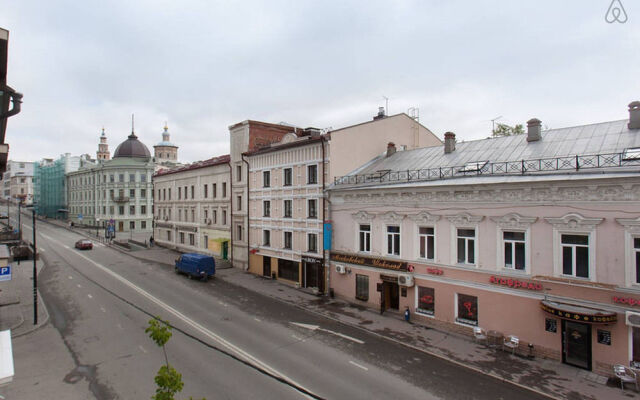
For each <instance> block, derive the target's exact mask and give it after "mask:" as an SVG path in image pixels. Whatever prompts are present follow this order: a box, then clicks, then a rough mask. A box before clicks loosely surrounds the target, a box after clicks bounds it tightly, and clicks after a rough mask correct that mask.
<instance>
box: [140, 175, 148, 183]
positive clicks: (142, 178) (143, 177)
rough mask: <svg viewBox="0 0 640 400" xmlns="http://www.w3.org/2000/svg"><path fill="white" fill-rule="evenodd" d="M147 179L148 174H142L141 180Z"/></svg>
mask: <svg viewBox="0 0 640 400" xmlns="http://www.w3.org/2000/svg"><path fill="white" fill-rule="evenodd" d="M146 181H147V174H140V182H146Z"/></svg>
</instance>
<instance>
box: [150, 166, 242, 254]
mask: <svg viewBox="0 0 640 400" xmlns="http://www.w3.org/2000/svg"><path fill="white" fill-rule="evenodd" d="M229 180H230V173H229V155H224V156H220V157H214V158H211V159H208V160H205V161H199V162H196V163H193V164H191V165H187V166H185V167H181V168H177V169H172V170H160V171H158V172H156V174H155V175H154V176H153V186H154V191H153V199H154V230H153V234H154V240H155V241H156V243H158V244H160V245H162V246H165V247H169V248H173V249H177V250H180V251H184V252H198V253H203V254H211V255H214V256H217V257H220V258H223V259H227V258H228V257H229V251H230V240H231V233H230V231H231V212H230V192H231V190H230V187H229Z"/></svg>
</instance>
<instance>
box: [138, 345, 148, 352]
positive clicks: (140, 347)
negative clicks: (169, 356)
mask: <svg viewBox="0 0 640 400" xmlns="http://www.w3.org/2000/svg"><path fill="white" fill-rule="evenodd" d="M138 348H139V349H140V351H142V352H143V353H144V354H147V351H146V350H145V349H144V347H142V345H141V344H140V345H138Z"/></svg>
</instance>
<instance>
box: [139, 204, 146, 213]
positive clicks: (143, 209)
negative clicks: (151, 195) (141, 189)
mask: <svg viewBox="0 0 640 400" xmlns="http://www.w3.org/2000/svg"><path fill="white" fill-rule="evenodd" d="M146 213H147V206H140V214H142V215H145V214H146Z"/></svg>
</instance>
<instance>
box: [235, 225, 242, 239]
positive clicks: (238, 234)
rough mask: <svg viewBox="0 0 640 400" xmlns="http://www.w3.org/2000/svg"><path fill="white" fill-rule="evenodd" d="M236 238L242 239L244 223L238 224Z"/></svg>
mask: <svg viewBox="0 0 640 400" xmlns="http://www.w3.org/2000/svg"><path fill="white" fill-rule="evenodd" d="M236 232H237V235H236V240H242V225H238V226H236Z"/></svg>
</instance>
